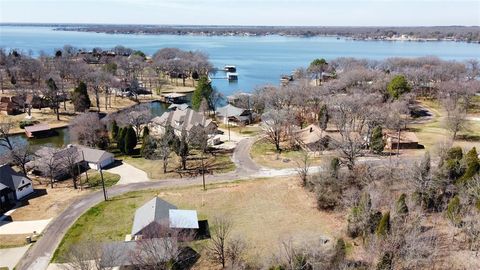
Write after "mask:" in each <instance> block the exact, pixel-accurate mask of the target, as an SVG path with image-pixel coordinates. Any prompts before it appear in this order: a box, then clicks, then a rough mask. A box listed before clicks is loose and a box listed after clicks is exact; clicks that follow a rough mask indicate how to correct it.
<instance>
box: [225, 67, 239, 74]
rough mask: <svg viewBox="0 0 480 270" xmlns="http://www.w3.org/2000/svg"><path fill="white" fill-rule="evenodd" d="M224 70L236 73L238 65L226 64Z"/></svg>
mask: <svg viewBox="0 0 480 270" xmlns="http://www.w3.org/2000/svg"><path fill="white" fill-rule="evenodd" d="M223 70H224V71H225V72H232V73H234V72H237V67H236V66H233V65H226V66H225V67H224V68H223Z"/></svg>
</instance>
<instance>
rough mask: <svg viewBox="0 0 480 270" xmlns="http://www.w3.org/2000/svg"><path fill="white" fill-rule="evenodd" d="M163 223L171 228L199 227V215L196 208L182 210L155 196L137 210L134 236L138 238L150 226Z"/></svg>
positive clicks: (132, 233) (133, 229)
mask: <svg viewBox="0 0 480 270" xmlns="http://www.w3.org/2000/svg"><path fill="white" fill-rule="evenodd" d="M155 224H161V225H165V226H168V227H169V228H171V229H180V230H184V229H193V230H195V229H198V228H199V225H198V217H197V211H195V210H180V209H177V207H176V206H175V205H173V204H170V203H168V202H167V201H164V200H162V199H160V198H158V197H155V198H153V199H151V200H150V201H148V202H147V203H145V204H144V205H142V206H141V207H140V208H138V209H137V210H136V211H135V217H134V219H133V226H132V231H131V237H132V238H138V237H139V236H141V235H142V232H143V231H145V230H148V228H149V226H155Z"/></svg>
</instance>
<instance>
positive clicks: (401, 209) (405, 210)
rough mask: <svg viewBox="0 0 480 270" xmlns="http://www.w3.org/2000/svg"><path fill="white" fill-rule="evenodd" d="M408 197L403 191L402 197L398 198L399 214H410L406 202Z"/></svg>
mask: <svg viewBox="0 0 480 270" xmlns="http://www.w3.org/2000/svg"><path fill="white" fill-rule="evenodd" d="M406 198H407V195H405V193H403V194H402V195H400V198H398V200H397V204H396V210H397V214H398V215H401V216H403V215H407V214H408V206H407V203H406V201H405V200H406Z"/></svg>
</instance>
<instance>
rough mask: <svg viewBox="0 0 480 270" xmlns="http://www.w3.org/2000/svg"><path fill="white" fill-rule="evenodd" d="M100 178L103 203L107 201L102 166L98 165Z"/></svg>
mask: <svg viewBox="0 0 480 270" xmlns="http://www.w3.org/2000/svg"><path fill="white" fill-rule="evenodd" d="M99 166H100V177H101V178H102V189H103V198H104V199H105V201H107V200H108V198H107V190H106V189H105V180H104V179H103V172H102V165H101V164H100V165H99Z"/></svg>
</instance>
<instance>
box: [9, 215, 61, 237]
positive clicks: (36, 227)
mask: <svg viewBox="0 0 480 270" xmlns="http://www.w3.org/2000/svg"><path fill="white" fill-rule="evenodd" d="M51 220H52V219H42V220H29V221H12V222H4V221H2V222H0V235H1V234H29V233H33V232H34V231H35V232H37V233H41V232H42V231H43V229H45V227H47V225H48V223H50V221H51Z"/></svg>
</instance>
